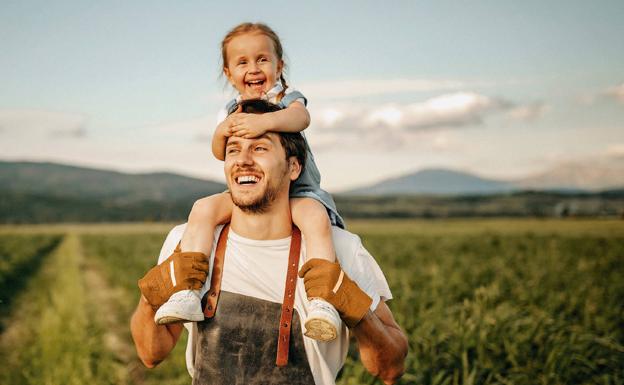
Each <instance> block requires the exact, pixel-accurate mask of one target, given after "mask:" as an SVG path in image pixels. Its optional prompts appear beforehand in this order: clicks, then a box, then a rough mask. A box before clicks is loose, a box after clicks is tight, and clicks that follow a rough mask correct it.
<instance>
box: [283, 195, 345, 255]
mask: <svg viewBox="0 0 624 385" xmlns="http://www.w3.org/2000/svg"><path fill="white" fill-rule="evenodd" d="M290 210H291V213H292V219H293V222H294V224H295V225H297V227H299V229H300V230H301V232H302V233H303V235H304V236H305V246H306V255H307V258H306V259H308V260H309V259H312V258H321V259H325V260H327V261H330V262H334V261H335V260H336V251H335V250H334V242H333V240H332V230H331V222H330V221H329V216H328V215H327V209H326V208H325V206H324V205H323V204H322V203H321V202H319V201H317V200H316V199H312V198H291V199H290Z"/></svg>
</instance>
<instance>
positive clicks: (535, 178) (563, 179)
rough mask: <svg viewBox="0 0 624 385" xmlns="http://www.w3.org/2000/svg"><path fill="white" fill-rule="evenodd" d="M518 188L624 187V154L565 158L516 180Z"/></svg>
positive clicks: (603, 188)
mask: <svg viewBox="0 0 624 385" xmlns="http://www.w3.org/2000/svg"><path fill="white" fill-rule="evenodd" d="M514 185H515V186H516V187H518V188H520V189H534V190H564V189H567V190H573V189H576V190H586V191H600V190H610V189H617V188H622V187H624V158H615V157H612V158H609V159H595V160H593V161H584V162H580V161H577V162H566V163H562V164H559V165H557V166H555V167H553V168H551V169H548V170H545V171H543V172H541V173H538V174H535V175H531V176H528V177H526V178H523V179H520V180H517V181H515V182H514Z"/></svg>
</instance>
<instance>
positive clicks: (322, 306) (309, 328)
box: [303, 298, 341, 341]
mask: <svg viewBox="0 0 624 385" xmlns="http://www.w3.org/2000/svg"><path fill="white" fill-rule="evenodd" d="M309 310H310V311H309V312H308V319H307V320H306V321H305V328H306V331H305V333H303V334H304V335H306V336H307V337H310V338H313V339H315V340H319V341H331V340H333V339H335V338H336V336H337V335H338V328H339V327H340V322H341V320H340V315H339V314H338V312H337V311H336V308H335V307H334V306H332V304H330V303H329V302H327V301H325V300H324V299H321V298H314V299H312V300H311V301H310V308H309Z"/></svg>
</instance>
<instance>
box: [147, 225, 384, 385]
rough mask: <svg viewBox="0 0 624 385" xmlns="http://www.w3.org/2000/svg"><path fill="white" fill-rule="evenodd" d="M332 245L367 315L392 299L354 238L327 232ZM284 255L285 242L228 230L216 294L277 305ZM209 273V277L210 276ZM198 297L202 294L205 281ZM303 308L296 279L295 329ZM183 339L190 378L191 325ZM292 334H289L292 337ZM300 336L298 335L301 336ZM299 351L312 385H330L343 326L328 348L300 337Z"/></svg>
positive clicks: (172, 243)
mask: <svg viewBox="0 0 624 385" xmlns="http://www.w3.org/2000/svg"><path fill="white" fill-rule="evenodd" d="M185 227H186V224H182V225H178V226H176V227H174V228H173V229H172V230H171V231H170V232H169V235H168V236H167V239H166V240H165V243H164V244H163V247H162V249H161V251H160V257H159V258H158V263H161V262H162V261H164V260H165V259H167V258H168V257H169V256H170V255H171V253H173V251H174V249H175V247H176V245H177V244H178V242H179V241H180V239H181V238H182V234H183V233H184V229H185ZM221 229H222V226H219V227H218V228H217V229H216V230H215V236H214V239H215V241H214V244H213V249H212V254H211V256H210V266H211V267H212V266H213V261H214V251H215V248H216V244H217V239H218V237H219V234H220V232H221ZM332 230H333V241H334V247H335V249H336V254H337V256H338V261H339V262H340V265H341V267H342V269H343V270H344V271H345V273H346V274H347V275H348V276H349V277H350V278H351V279H353V280H354V281H355V282H356V283H357V284H358V286H359V287H360V288H361V289H362V290H364V291H365V292H366V294H368V295H369V296H370V297H371V298H372V299H373V303H372V304H371V310H375V309H376V308H377V305H378V304H379V301H386V300H389V299H391V298H392V294H391V293H390V288H389V287H388V283H387V282H386V278H385V277H384V275H383V272H382V271H381V269H380V268H379V265H378V264H377V262H376V261H375V260H374V259H373V257H372V256H371V255H370V254H369V253H368V251H367V250H366V249H365V248H364V246H362V242H361V241H360V238H359V237H358V236H357V235H354V234H352V233H349V232H348V231H345V230H342V229H340V228H338V227H332ZM289 251H290V237H288V238H283V239H276V240H253V239H248V238H243V237H241V236H240V235H238V234H236V233H235V232H234V231H233V230H232V229H231V228H230V232H229V234H228V241H227V247H226V252H225V259H224V266H223V277H222V282H221V290H225V291H229V292H231V293H237V294H242V295H246V296H251V297H256V298H260V299H263V300H266V301H271V302H275V303H280V304H281V303H282V300H283V296H284V285H285V281H286V269H287V264H288V254H289ZM305 255H306V254H305V242H304V241H302V242H301V256H300V261H299V267H301V266H303V264H304V263H305ZM211 273H212V272H211ZM206 282H207V284H206V286H205V287H204V288H203V289H202V294H203V293H205V292H207V291H208V289H209V288H208V287H207V286H208V285H209V284H210V275H209V277H208V279H207V280H206ZM308 306H309V302H308V300H307V298H306V294H305V287H304V285H303V279H301V278H298V279H297V289H296V293H295V309H297V312H298V313H299V316H300V317H301V327H302V329H303V322H304V320H305V319H306V316H307V309H308ZM185 327H186V328H187V330H188V331H189V339H188V344H187V348H186V365H187V368H188V370H189V373H190V375H191V377H192V376H193V365H194V362H195V359H194V358H195V357H194V353H195V347H194V343H195V340H196V337H195V336H196V333H197V325H196V324H195V323H187V324H185ZM293 332H294V331H293ZM301 333H302V334H303V330H301ZM303 341H304V346H305V351H306V354H307V357H308V362H309V364H310V369H311V370H312V374H313V376H314V381H315V383H316V384H317V385H320V384H322V385H328V384H335V379H336V376H337V375H338V371H339V370H340V368H342V366H343V364H344V361H345V358H346V356H347V351H348V348H349V330H348V328H347V327H346V325H345V324H344V323H342V328H341V329H340V330H339V332H338V337H337V338H336V339H335V340H333V341H331V342H320V343H319V342H318V341H316V340H313V339H311V338H307V337H304V338H303Z"/></svg>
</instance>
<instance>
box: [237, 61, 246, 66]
mask: <svg viewBox="0 0 624 385" xmlns="http://www.w3.org/2000/svg"><path fill="white" fill-rule="evenodd" d="M238 64H239V65H242V64H247V60H239V61H238Z"/></svg>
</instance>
